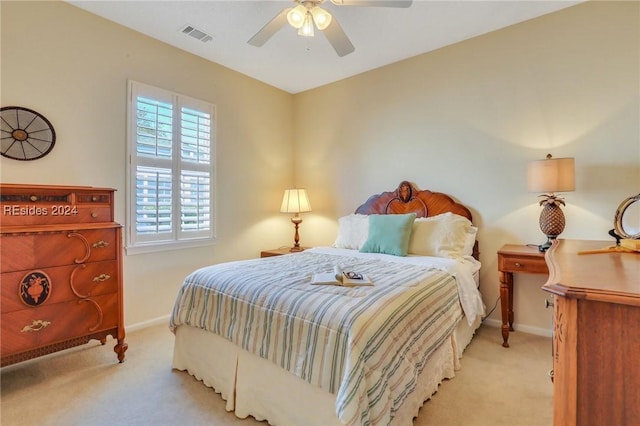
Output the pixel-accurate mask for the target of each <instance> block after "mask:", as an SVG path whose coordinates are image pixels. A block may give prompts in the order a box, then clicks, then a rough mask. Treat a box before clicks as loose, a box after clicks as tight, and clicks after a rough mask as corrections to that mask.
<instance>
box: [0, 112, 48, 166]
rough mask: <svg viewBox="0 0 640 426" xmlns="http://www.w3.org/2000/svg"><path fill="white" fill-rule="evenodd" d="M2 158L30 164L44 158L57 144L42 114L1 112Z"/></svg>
mask: <svg viewBox="0 0 640 426" xmlns="http://www.w3.org/2000/svg"><path fill="white" fill-rule="evenodd" d="M0 133H1V137H2V139H1V140H2V144H1V147H2V148H1V149H2V150H1V154H2V156H3V157H7V158H11V159H14V160H21V161H29V160H36V159H38V158H42V157H44V156H45V155H47V154H48V153H49V152H50V151H51V150H52V149H53V146H54V145H55V143H56V132H55V131H54V130H53V126H52V125H51V122H49V120H47V119H46V118H45V117H44V116H43V115H42V114H40V113H38V112H36V111H33V110H31V109H28V108H23V107H17V106H7V107H2V108H0Z"/></svg>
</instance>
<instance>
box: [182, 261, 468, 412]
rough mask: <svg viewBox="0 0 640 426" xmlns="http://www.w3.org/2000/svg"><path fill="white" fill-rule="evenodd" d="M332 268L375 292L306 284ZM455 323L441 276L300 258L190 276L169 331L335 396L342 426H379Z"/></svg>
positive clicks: (453, 298)
mask: <svg viewBox="0 0 640 426" xmlns="http://www.w3.org/2000/svg"><path fill="white" fill-rule="evenodd" d="M335 266H339V267H340V268H342V269H343V270H355V271H358V272H361V273H365V274H367V275H368V276H369V277H370V278H371V279H372V280H373V282H374V286H371V287H355V288H353V287H352V288H346V287H338V286H328V285H320V286H319V285H311V284H310V281H311V276H312V274H314V273H317V272H330V271H332V270H333V268H334V267H335ZM461 318H462V310H461V307H460V301H459V299H458V291H457V288H456V282H455V279H454V278H453V276H451V275H450V274H449V273H447V272H443V271H441V270H438V269H431V268H425V267H424V266H418V265H408V264H401V263H395V262H390V261H384V260H380V259H369V258H360V257H343V256H336V255H332V254H326V253H314V252H308V251H305V252H302V253H299V254H296V255H293V256H279V257H270V258H264V259H255V260H247V261H241V262H230V263H224V264H218V265H213V266H209V267H205V268H202V269H199V270H197V271H195V272H193V273H192V274H190V275H189V276H188V277H187V278H186V279H185V281H184V283H183V285H182V287H181V289H180V291H179V293H178V296H177V299H176V302H175V305H174V309H173V312H172V314H171V324H170V325H171V328H172V330H175V327H177V326H178V325H181V324H186V325H189V326H192V327H198V328H202V329H205V330H208V331H211V332H213V333H216V334H218V335H220V336H222V337H224V338H226V339H228V340H229V341H231V342H233V343H234V344H236V345H237V346H239V347H241V348H243V349H245V350H247V351H249V352H251V353H254V354H256V355H258V356H260V357H262V358H265V359H267V360H269V361H271V362H273V363H275V364H277V365H279V366H280V367H282V368H284V369H285V370H287V371H289V372H291V373H293V374H295V375H296V376H298V377H300V378H302V379H304V380H306V381H307V382H309V383H311V384H312V385H315V386H319V387H320V388H322V389H325V390H326V391H328V392H331V393H333V394H335V395H336V398H337V403H336V414H337V416H338V418H339V419H340V420H341V421H342V423H343V424H346V425H386V424H389V423H390V422H391V420H392V418H393V415H394V412H395V411H396V410H397V409H398V408H399V407H400V406H401V404H402V402H403V401H404V399H405V398H406V396H407V395H408V394H409V393H411V392H412V390H413V388H414V387H415V384H416V378H417V376H418V374H419V373H420V372H421V371H422V369H423V366H424V363H425V362H426V359H427V358H428V356H429V355H430V354H431V353H432V352H433V351H434V350H435V349H437V348H438V347H439V346H440V345H441V344H442V343H443V342H444V341H445V340H447V339H449V336H450V334H451V333H452V332H453V330H454V328H455V326H456V324H457V323H458V321H459V320H460V319H461Z"/></svg>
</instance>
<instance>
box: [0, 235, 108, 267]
mask: <svg viewBox="0 0 640 426" xmlns="http://www.w3.org/2000/svg"><path fill="white" fill-rule="evenodd" d="M117 232H119V228H110V229H92V230H82V231H65V232H48V233H38V234H24V233H21V234H3V235H2V236H0V239H1V243H0V255H1V256H2V272H12V271H24V270H27V269H33V268H39V269H41V268H46V267H51V266H62V265H70V264H78V263H85V262H94V261H103V260H114V259H116V257H117V250H118V247H117Z"/></svg>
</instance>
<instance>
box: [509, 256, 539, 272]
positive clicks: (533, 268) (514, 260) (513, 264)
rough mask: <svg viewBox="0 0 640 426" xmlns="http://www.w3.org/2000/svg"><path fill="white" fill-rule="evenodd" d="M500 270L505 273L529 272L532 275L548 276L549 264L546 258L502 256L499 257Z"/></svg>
mask: <svg viewBox="0 0 640 426" xmlns="http://www.w3.org/2000/svg"><path fill="white" fill-rule="evenodd" d="M498 269H499V270H500V271H503V272H528V273H531V274H546V273H547V264H546V263H545V261H544V257H537V258H532V257H524V256H517V255H513V256H509V255H502V256H500V257H499V265H498Z"/></svg>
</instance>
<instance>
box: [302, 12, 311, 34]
mask: <svg viewBox="0 0 640 426" xmlns="http://www.w3.org/2000/svg"><path fill="white" fill-rule="evenodd" d="M298 35H301V36H304V37H313V16H312V15H311V12H307V14H306V15H305V17H304V23H303V24H302V26H301V27H300V29H299V30H298Z"/></svg>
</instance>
